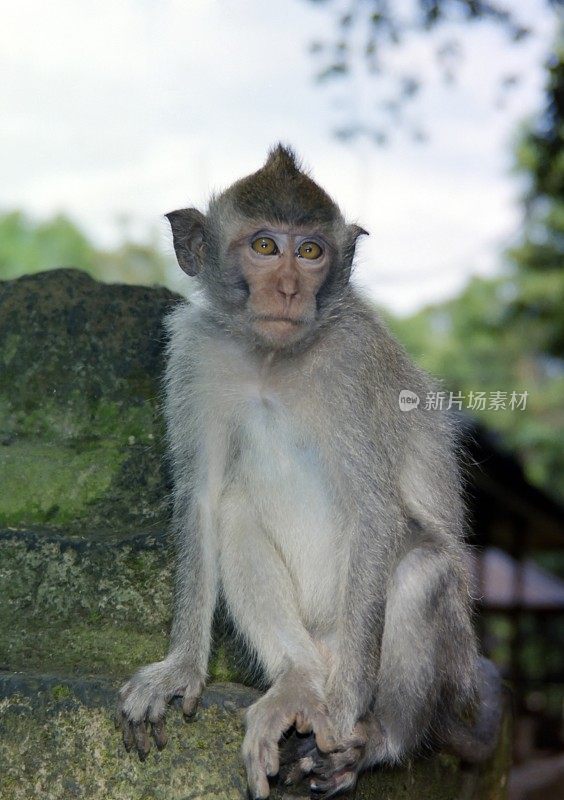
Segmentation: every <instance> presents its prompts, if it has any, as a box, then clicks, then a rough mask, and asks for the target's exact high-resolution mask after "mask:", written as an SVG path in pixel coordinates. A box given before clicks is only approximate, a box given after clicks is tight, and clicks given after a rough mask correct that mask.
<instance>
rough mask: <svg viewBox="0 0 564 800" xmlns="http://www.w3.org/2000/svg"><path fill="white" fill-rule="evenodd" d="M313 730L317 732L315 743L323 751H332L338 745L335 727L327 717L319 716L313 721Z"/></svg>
mask: <svg viewBox="0 0 564 800" xmlns="http://www.w3.org/2000/svg"><path fill="white" fill-rule="evenodd" d="M312 722H313V731H314V733H315V743H316V745H317V747H318V749H319V750H321V752H322V753H330V752H331V751H332V750H335V749H336V747H337V740H336V738H335V735H334V733H333V728H332V726H331V723H330V722H329V720H328V719H327V717H325V716H324V715H323V716H319V717H317V718H316V719H314V720H313V721H312Z"/></svg>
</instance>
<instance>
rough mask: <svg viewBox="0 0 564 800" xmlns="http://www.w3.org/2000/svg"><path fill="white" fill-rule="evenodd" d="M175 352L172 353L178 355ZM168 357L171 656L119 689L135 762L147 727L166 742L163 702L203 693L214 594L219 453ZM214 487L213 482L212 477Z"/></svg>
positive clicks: (187, 705) (181, 362)
mask: <svg viewBox="0 0 564 800" xmlns="http://www.w3.org/2000/svg"><path fill="white" fill-rule="evenodd" d="M178 352H179V349H178V348H177V350H176V353H177V354H178ZM181 355H182V358H181V359H179V358H175V357H174V356H175V353H174V352H173V353H172V356H171V359H170V362H169V368H168V373H167V383H168V394H167V407H166V416H167V423H168V435H169V449H170V452H171V456H172V462H173V478H174V506H173V519H172V533H173V535H174V538H175V541H176V570H175V572H176V579H175V592H174V595H175V596H174V618H173V624H172V631H171V639H170V646H169V652H168V654H167V656H166V658H164V659H163V660H162V661H158V662H156V663H154V664H149V665H147V666H145V667H142V668H141V669H140V670H138V672H136V673H135V675H133V677H132V678H131V679H130V680H129V681H128V682H127V683H126V684H125V685H124V686H123V687H122V689H121V690H120V693H119V712H120V716H121V725H122V729H123V736H124V743H125V746H126V748H127V749H128V750H130V749H132V748H133V747H135V748H136V749H137V751H138V752H139V755H140V757H141V758H144V757H145V756H146V755H147V753H148V752H149V749H150V746H151V742H150V737H149V732H148V726H149V724H150V725H151V728H152V734H153V738H154V739H155V743H156V745H157V747H158V748H159V749H161V748H162V747H164V745H165V744H166V735H165V732H164V717H165V711H166V706H167V703H168V702H169V700H170V699H171V698H172V697H174V696H177V695H182V696H183V703H182V708H183V711H184V713H185V714H186V715H187V716H190V715H191V714H193V713H194V711H195V709H196V706H197V703H198V699H199V696H200V694H201V692H202V689H203V686H204V681H205V677H206V671H207V662H208V656H209V650H210V639H211V625H212V617H213V611H214V607H215V603H216V594H217V537H216V531H215V528H214V525H213V523H212V510H211V509H212V506H213V502H214V495H213V492H212V489H211V477H210V472H211V471H212V470H215V472H214V475H215V477H216V478H217V476H218V475H220V473H221V468H222V467H221V452H222V451H221V448H215V450H214V458H210V457H209V455H208V449H206V447H204V445H203V443H202V442H201V440H200V439H199V438H198V424H197V416H196V414H195V411H194V408H193V403H192V395H191V388H190V387H191V374H190V367H191V365H190V362H189V361H188V358H187V356H186V355H185V351H184V350H182V351H181ZM216 485H217V480H216Z"/></svg>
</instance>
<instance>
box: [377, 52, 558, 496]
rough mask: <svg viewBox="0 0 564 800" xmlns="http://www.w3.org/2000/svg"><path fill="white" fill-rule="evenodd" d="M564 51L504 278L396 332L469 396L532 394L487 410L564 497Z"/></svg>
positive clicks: (533, 143)
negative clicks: (521, 402)
mask: <svg viewBox="0 0 564 800" xmlns="http://www.w3.org/2000/svg"><path fill="white" fill-rule="evenodd" d="M563 142H564V52H563V48H562V47H560V46H559V47H557V48H556V50H555V53H554V55H553V56H552V57H551V59H550V63H549V69H548V80H547V87H546V97H545V102H544V108H543V110H542V111H541V113H540V114H539V115H538V117H537V118H536V119H535V120H534V121H533V122H532V123H530V124H529V125H528V126H527V127H526V129H525V132H524V133H523V134H522V136H521V137H520V140H519V143H518V146H517V165H518V169H519V170H520V171H521V172H522V173H523V174H524V175H525V176H526V178H527V181H528V187H527V191H526V195H525V197H524V201H523V206H524V223H523V232H522V236H521V241H520V243H519V245H518V246H517V247H515V248H513V249H512V250H511V251H510V252H509V253H508V254H507V255H508V264H507V269H506V270H505V272H504V274H502V275H501V276H500V277H498V278H495V279H483V278H474V279H473V280H471V281H470V283H469V284H468V286H467V287H466V288H465V290H464V291H463V292H462V293H461V294H460V295H459V296H458V297H456V298H454V299H453V300H450V301H448V302H446V303H441V304H437V305H435V306H432V307H428V308H426V309H424V310H422V311H420V312H418V313H417V314H415V315H413V316H412V317H410V318H408V319H404V320H391V324H392V327H394V328H395V329H396V332H397V333H398V335H399V336H400V337H401V338H402V339H403V341H404V342H405V344H406V346H407V348H408V349H409V350H410V351H411V352H412V354H413V355H414V356H415V357H416V358H417V359H418V360H419V361H420V363H421V364H422V365H423V366H425V367H426V368H427V369H429V370H430V371H431V372H433V373H435V374H436V375H441V376H444V379H445V388H446V389H450V390H453V391H461V392H462V393H464V394H466V395H468V394H469V392H471V391H486V392H488V393H490V392H495V391H504V392H507V393H510V392H512V391H518V392H522V391H527V392H528V393H529V394H528V398H527V407H526V410H525V411H515V410H514V411H511V410H509V409H506V410H501V409H500V410H493V409H488V408H486V410H485V411H483V412H480V418H481V420H482V421H483V422H485V423H486V424H487V425H489V426H490V427H492V428H494V429H496V430H498V431H500V432H501V433H502V434H503V435H504V437H505V441H506V443H507V444H508V446H510V447H511V448H512V449H513V450H514V451H515V452H517V453H518V454H519V455H520V456H521V459H522V461H523V464H524V466H525V468H526V470H527V473H528V476H529V478H530V479H531V480H532V481H533V482H535V483H537V484H539V485H541V486H543V487H544V488H546V489H548V490H549V491H551V492H552V493H553V494H554V495H556V496H559V497H561V498H564V146H563Z"/></svg>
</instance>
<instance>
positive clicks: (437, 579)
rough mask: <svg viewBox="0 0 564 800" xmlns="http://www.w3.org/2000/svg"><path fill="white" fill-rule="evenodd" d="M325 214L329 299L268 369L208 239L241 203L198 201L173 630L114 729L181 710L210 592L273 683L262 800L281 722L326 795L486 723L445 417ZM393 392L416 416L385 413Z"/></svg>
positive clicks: (127, 695)
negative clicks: (329, 239) (474, 722)
mask: <svg viewBox="0 0 564 800" xmlns="http://www.w3.org/2000/svg"><path fill="white" fill-rule="evenodd" d="M272 158H273V156H271V159H272ZM277 158H278V159H280V158H282V156H281V155H280V153H278V156H277ZM290 166H291V165H289V164H288V163H287V159H286V162H285V166H284V169H283V170H282V178H281V180H282V182H284V180H286V181H287V182H288V181H289V184H288V185H286V190H287V192H290V191H291V187H292V185H294V183H295V182H296V176H295V175H296V174H295V172H293V169H290ZM267 168H268V163H267V167H265V169H267ZM296 169H297V167H296ZM288 176H289V177H288ZM308 180H309V178H308ZM261 185H262V184H261ZM235 186H236V187H237V184H236V185H235ZM245 187H246V188H245V191H246V195H245V196H246V197H248V196H249V187H248V185H247V184H246V185H245ZM251 188H252V187H251ZM320 191H321V190H320ZM294 201H295V202H294V205H293V206H291V207H292V208H295V207H296V205H297V203H298V201H299V197H297V198H294ZM335 209H336V207H334V208H332V209H329V210H326V213H325V216H324V219H329V218H330V219H331V220H332V222H331V224H332V226H333V239H334V242H335V256H334V259H335V261H334V266H333V271H332V274H333V278H332V279H331V280H332V281H333V282H332V283H331V288H330V291H329V293H328V296H327V298H326V301H325V302H324V303H323V304H321V305H320V306H319V308H318V314H317V318H316V322H315V324H314V325H312V326H311V328H310V330H309V331H308V332H307V333H306V334H305V335H304V337H303V339H302V340H301V341H300V343H299V345H298V346H293V347H291V348H288V349H280V350H272V349H271V350H270V351H269V350H267V349H265V348H264V346H262V344H261V342H260V341H258V340H257V339H256V337H254V336H253V335H251V333H250V332H249V328H248V325H247V322H246V319H245V300H246V298H245V295H244V292H243V291H242V289H241V287H238V286H237V285H236V265H235V264H234V263H233V262H232V261H230V258H229V256H228V255H227V245H226V242H228V241H229V238H227V239H225V238H224V237H225V236H227V237H228V235H229V234H228V231H229V230H233V229H234V226H235V221H236V218H237V213H238V212H237V194H236V192H235V193H233V192H230V193H229V192H228V193H226V195H225V196H224V197H223V201H221V198H220V199H219V200H218V199H217V198H216V199H215V200H214V201H212V208H211V211H210V214H209V215H208V216H207V217H206V219H205V226H206V228H205V236H204V240H205V242H206V250H205V258H204V262H203V267H202V270H201V272H200V280H201V284H202V287H203V290H204V291H203V295H202V299H201V301H200V302H199V303H197V304H192V305H188V304H183V305H181V306H179V307H178V308H177V309H176V310H175V311H174V312H173V314H172V315H171V316H170V318H169V320H168V328H169V332H170V344H169V362H168V369H167V376H166V397H167V401H166V417H167V425H168V437H169V449H170V454H171V458H172V463H173V465H174V486H175V488H174V523H173V527H174V531H175V534H176V537H177V542H178V563H177V589H176V605H175V617H174V625H173V630H172V636H171V647H170V652H169V655H168V656H167V658H166V659H165V660H164V661H163V662H159V664H158V665H151V666H150V667H147V668H144V670H141V671H140V672H139V673H138V674H137V675H136V676H134V677H133V678H132V679H131V681H129V682H128V684H126V686H125V687H124V689H123V690H122V694H121V697H122V700H121V711H122V715H123V717H124V720H125V727H126V731H128V730H129V728H128V727H127V726H128V725H130V724H131V723H139V722H140V721H143V720H145V719H148V720H149V721H158V720H160V719H162V715H163V713H164V705H165V704H166V702H167V701H168V699H170V697H171V696H172V694H174V693H184V692H185V697H186V706H187V708H188V710H192V709H193V706H194V704H195V702H196V701H195V698H196V697H197V695H198V693H199V691H200V688H201V686H202V683H203V680H204V678H205V666H206V662H207V657H208V652H209V641H210V628H211V619H212V613H213V608H214V605H215V602H216V597H217V592H218V588H219V586H221V588H222V592H223V595H224V596H225V599H226V603H227V606H228V608H229V610H230V612H231V614H232V615H233V618H234V621H235V623H236V624H237V625H238V627H239V629H240V631H241V633H242V634H243V636H244V637H245V638H246V640H247V642H248V644H249V646H250V647H251V648H252V649H253V650H254V651H255V652H256V654H257V657H258V658H259V660H260V662H261V663H262V665H263V667H264V669H265V672H266V674H267V676H268V678H269V680H270V682H271V689H270V690H269V691H268V692H267V693H266V695H265V696H264V697H263V698H261V700H259V701H258V703H257V704H256V705H255V706H253V707H252V709H251V710H250V712H249V714H248V717H247V722H248V730H247V736H246V738H245V745H244V756H245V762H246V765H247V772H248V775H249V783H250V787H251V789H252V792H253V794H254V796H256V797H266V796H267V795H268V781H267V775H269V774H273V773H274V772H276V770H277V766H278V760H277V759H278V756H277V752H278V751H277V742H278V738H279V736H280V735H281V732H282V731H283V730H284V729H285V728H286V727H288V726H289V725H291V724H295V725H296V726H297V727H299V728H300V730H303V731H307V730H311V729H313V731H314V733H315V734H316V736H317V743H318V746H319V747H322V749H325V750H331V749H332V748H333V749H334V752H333V754H329V755H328V756H327V758H326V760H325V762H324V764H323V768H321V767H319V774H322V775H323V779H324V781H325V785H326V788H327V790H328V791H330V792H332V791H339V790H341V789H344V788H345V786H350V785H351V781H352V782H353V783H354V780H355V779H356V775H357V773H358V770H359V769H361V768H365V767H367V766H370V765H372V764H374V763H378V762H394V761H397V760H399V759H401V758H403V757H405V756H407V755H408V754H410V753H412V752H414V751H416V750H417V748H418V747H419V746H420V745H421V744H422V743H423V742H425V740H426V739H427V738H428V737H430V736H431V734H436V733H437V731H438V732H439V733H440V732H442V734H443V735H442V739H443V740H444V741H447V740H448V739H449V731H450V732H452V736H451V737H450V738H451V740H452V742H451V743H452V744H453V746H455V745H456V742H455V741H454V740H455V739H457V740H458V741H459V742H462V744H463V748H462V749H463V750H464V752H463V753H462V754H463V755H464V756H465V757H468V756H469V755H470V754H471V751H472V741H473V734H472V730H471V728H470V727H468V726H466V727H464V725H463V724H462V722H461V721H460V720H461V718H462V716H464V715H466V716H467V715H468V713H470V714H471V713H472V712H473V710H474V709H475V708H476V706H478V718H479V721H480V720H481V721H482V722H483V721H484V719H485V718H486V717H485V716H484V714H480V708H481V705H480V704H482V705H483V703H484V702H485V700H484V696H483V688H484V686H483V683H484V682H483V681H481V679H480V661H479V660H478V655H477V648H476V640H475V636H474V633H473V630H472V626H471V622H470V613H471V609H470V601H469V598H470V595H469V582H468V574H467V563H468V558H467V552H466V547H465V544H464V528H465V523H464V509H463V504H462V499H461V480H460V477H459V470H458V465H457V458H456V449H457V442H456V432H455V430H454V427H453V423H452V420H451V419H450V418H449V417H448V415H447V414H446V413H445V412H443V411H426V410H425V409H424V407H423V406H424V400H425V397H426V395H427V392H431V391H434V390H435V389H436V387H435V386H434V385H433V382H432V381H431V380H430V379H429V377H428V376H427V375H426V374H424V373H423V372H422V371H421V370H419V369H418V368H417V367H415V366H414V365H413V364H412V362H411V361H410V359H409V358H408V356H407V355H406V353H405V352H404V350H403V348H402V347H401V346H400V345H399V344H398V342H396V341H395V339H394V338H393V337H392V336H391V335H390V333H389V332H388V331H387V329H386V328H385V326H384V325H383V323H382V322H381V321H380V319H379V318H378V316H377V314H376V313H375V311H374V310H373V308H372V307H371V306H370V305H369V304H368V303H367V302H366V300H364V299H362V297H361V296H359V294H358V293H357V292H356V291H355V290H354V289H353V288H352V286H351V285H350V284H349V282H348V276H349V273H350V267H351V264H352V259H353V255H354V240H355V239H356V236H357V235H358V230H357V231H354V230H353V227H352V226H347V225H346V223H345V222H344V221H343V219H342V216H341V215H340V212H338V210H335ZM274 221H275V222H280V218H279V217H278V218H277V219H276V220H274ZM335 276H336V277H335ZM343 276H344V277H343ZM218 298H220V299H218ZM403 389H409V390H411V391H413V392H416V393H417V394H418V395H419V396H420V398H421V399H422V402H421V405H420V406H419V408H417V409H416V410H412V411H410V412H408V413H405V412H402V411H401V410H400V408H399V403H398V398H399V394H400V391H401V390H403ZM486 716H487V715H486ZM453 720H457V722H456V723H454V722H453ZM488 720H489V723H488V725H486V727H488V728H489V730H487V731H486V730H483V728H484V725H482V729H481V730H480V735H479V737H478V738H480V740H481V742H482V743H483V742H485V741H486V740H487V741H488V743H489V742H491V741H492V740H493V737H494V736H495V730H496V726H497V724H498V718H497V717H496V715H495V713H492V714H490V715H489V717H488ZM359 726H360V727H359ZM361 729H362V730H361ZM462 730H464V735H462V734H461V731H462ZM355 732H356V733H355ZM361 734H362V735H361ZM455 734H456V735H455ZM128 735H129V734H128ZM359 736H360V737H361V742H362V743H361V744H359V741H357V739H358V737H359ZM355 737H356V739H355ZM439 738H441V737H440V736H439ZM475 738H476V737H474V739H475ZM320 743H321V744H320ZM488 746H489V745H488ZM138 749H139V748H138ZM145 749H147V748H145ZM141 750H143V747H142V748H141ZM486 750H487V747H484V746H482V749H481V750H480V748H479V747H478V749H477V750H476V753H477V756H478V757H479V756H480V754H481V755H484V754H485V753H486ZM349 751H350V752H353V751H354V752H355V753H357V755H356V756H355V757H354V759H353V760H354V762H355V763H354V766H352V767H350V768H347V769H348V771H347V772H346V774H344V775H341V772H342V764H343V756H340V757H337V756H336V755H335V753H337V752H341V753H343V752H347V753H348V752H349ZM319 758H320V759H321V760H322V761H323V757H322V756H320V757H319ZM327 759H329V760H327ZM331 759H333V761H331ZM339 759H340V760H339ZM307 763H308V765H309V769H310V770H313V772H315V767H314V766H312V765H313V764H314V763H315V759H312V758H311V757H308V762H307ZM332 763H334V764H336V765H337V764H338V765H340V766H335V768H334V769H333V770H332V768H331V766H330V765H331V764H332ZM328 764H329V766H328ZM307 771H308V769H304V770H303V773H302V774H305V773H306V772H307ZM331 781H332V783H331ZM339 781H340V783H339ZM331 786H332V787H333V788H332V789H331Z"/></svg>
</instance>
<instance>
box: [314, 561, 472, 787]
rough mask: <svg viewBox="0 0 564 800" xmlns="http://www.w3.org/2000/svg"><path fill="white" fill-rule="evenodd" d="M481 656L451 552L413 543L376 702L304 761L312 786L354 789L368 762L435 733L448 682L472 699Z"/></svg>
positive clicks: (390, 618)
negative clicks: (327, 747)
mask: <svg viewBox="0 0 564 800" xmlns="http://www.w3.org/2000/svg"><path fill="white" fill-rule="evenodd" d="M476 663H477V662H476V653H475V646H474V638H473V634H472V631H471V628H470V621H469V618H468V614H467V610H466V607H465V604H464V600H463V598H461V597H460V587H459V585H458V580H457V576H456V568H455V565H453V562H452V558H451V557H450V555H447V554H445V553H441V552H440V551H439V550H438V549H436V548H433V547H431V546H430V547H426V546H422V547H416V548H414V549H413V550H411V551H410V552H409V553H408V554H407V555H405V556H404V557H403V558H402V559H401V561H400V562H399V564H398V565H397V567H396V568H395V570H394V573H393V577H392V580H391V582H390V587H389V592H388V599H387V603H386V610H385V620H384V631H383V637H382V646H381V655H380V669H379V672H378V678H377V685H376V691H375V699H374V706H373V709H372V710H371V711H370V712H369V713H368V714H366V715H365V716H364V717H363V718H362V719H361V720H359V722H358V723H357V724H356V725H355V726H354V728H353V731H352V732H351V734H350V736H349V737H346V738H345V739H344V740H343V741H342V742H340V746H339V748H338V750H337V751H335V752H334V753H331V754H328V755H327V756H317V757H316V758H313V760H310V761H307V760H303V761H302V765H301V766H302V767H303V768H304V771H306V770H307V769H309V771H310V772H312V773H313V776H314V777H313V778H312V781H311V782H312V788H315V790H317V791H319V792H324V793H327V795H328V796H330V795H332V794H335V793H337V792H340V791H343V790H344V789H349V788H351V786H353V785H354V783H355V782H356V778H357V776H358V774H359V772H360V771H361V770H362V769H364V768H366V767H368V766H371V765H373V764H376V763H382V762H387V763H394V762H397V761H399V760H400V759H401V758H402V757H403V756H405V755H406V754H408V753H409V752H411V751H413V750H414V749H415V748H416V747H417V746H418V745H419V744H420V742H421V741H422V739H424V737H425V736H426V735H427V734H428V732H429V726H430V724H431V722H432V721H433V719H434V717H435V715H436V712H437V704H438V702H439V698H440V696H441V690H442V688H443V686H444V684H445V683H449V684H450V685H451V687H454V690H455V691H458V692H459V694H460V696H459V698H458V700H459V702H460V704H461V705H463V704H464V703H465V702H471V701H472V699H473V688H474V685H475V669H476Z"/></svg>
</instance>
